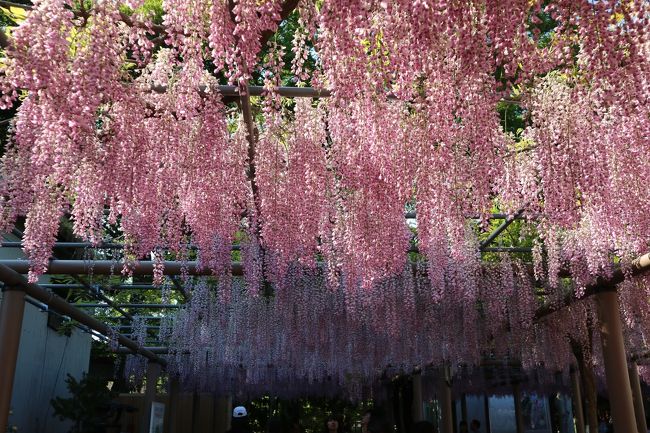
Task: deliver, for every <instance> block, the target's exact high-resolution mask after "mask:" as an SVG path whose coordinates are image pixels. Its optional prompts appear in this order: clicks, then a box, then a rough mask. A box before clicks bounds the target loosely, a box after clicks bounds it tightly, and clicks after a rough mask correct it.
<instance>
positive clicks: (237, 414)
mask: <svg viewBox="0 0 650 433" xmlns="http://www.w3.org/2000/svg"><path fill="white" fill-rule="evenodd" d="M228 433H251V429H250V426H249V424H248V411H246V408H245V407H244V406H237V407H235V408H234V409H233V410H232V421H231V423H230V430H228Z"/></svg>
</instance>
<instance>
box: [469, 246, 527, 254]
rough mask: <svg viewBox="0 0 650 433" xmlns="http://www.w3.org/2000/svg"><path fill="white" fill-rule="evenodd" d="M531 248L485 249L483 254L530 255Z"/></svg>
mask: <svg viewBox="0 0 650 433" xmlns="http://www.w3.org/2000/svg"><path fill="white" fill-rule="evenodd" d="M532 251H533V249H532V248H531V247H485V248H483V249H482V250H481V252H483V253H531V252H532Z"/></svg>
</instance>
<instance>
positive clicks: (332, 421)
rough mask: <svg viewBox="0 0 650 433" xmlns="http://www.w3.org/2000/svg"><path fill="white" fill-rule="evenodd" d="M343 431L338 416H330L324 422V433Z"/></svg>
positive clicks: (341, 422)
mask: <svg viewBox="0 0 650 433" xmlns="http://www.w3.org/2000/svg"><path fill="white" fill-rule="evenodd" d="M341 431H343V421H342V419H341V417H340V416H339V415H336V414H330V415H329V416H328V417H327V419H326V420H325V432H326V433H327V432H330V433H340V432H341Z"/></svg>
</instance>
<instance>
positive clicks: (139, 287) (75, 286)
mask: <svg viewBox="0 0 650 433" xmlns="http://www.w3.org/2000/svg"><path fill="white" fill-rule="evenodd" d="M40 286H41V287H43V288H46V289H71V290H78V289H85V288H86V287H85V286H84V285H83V284H52V283H49V284H40ZM91 286H92V287H93V288H95V287H96V288H99V289H102V290H161V289H162V288H161V287H159V286H154V285H153V284H117V285H107V286H104V285H97V284H91ZM169 287H170V288H171V289H172V290H178V289H177V288H176V287H175V286H173V285H172V286H169Z"/></svg>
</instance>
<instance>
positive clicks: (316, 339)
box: [125, 260, 650, 398]
mask: <svg viewBox="0 0 650 433" xmlns="http://www.w3.org/2000/svg"><path fill="white" fill-rule="evenodd" d="M481 274H482V275H481V278H480V279H479V280H478V283H477V297H476V298H475V299H473V300H472V301H468V302H457V300H453V299H450V298H443V299H441V300H435V299H433V298H434V297H435V294H434V293H433V292H432V290H431V283H430V282H429V280H428V278H427V276H426V268H425V267H423V268H420V269H418V270H416V271H415V272H412V271H411V270H408V271H405V272H403V273H402V274H400V275H399V276H396V277H393V278H391V279H389V280H385V281H383V282H382V283H381V284H377V285H375V286H373V287H372V288H370V289H369V291H368V293H367V297H366V298H360V299H357V301H358V302H359V303H358V304H357V305H355V306H354V308H352V309H351V308H349V307H348V308H346V304H349V299H347V298H348V294H347V293H346V292H345V290H344V289H343V287H340V288H339V290H336V291H333V290H331V289H330V288H329V286H328V282H327V276H326V275H324V274H323V273H322V272H317V271H305V270H304V268H300V267H291V268H290V269H288V271H287V273H286V274H285V278H284V279H283V281H282V282H281V287H282V290H281V291H278V294H277V296H274V297H270V298H268V297H262V296H258V297H253V296H250V295H249V293H248V290H247V288H246V283H245V281H244V280H243V279H242V278H235V279H233V284H232V285H231V291H230V293H229V294H228V295H226V294H224V293H223V291H219V290H215V285H214V283H210V282H209V281H207V280H206V279H198V280H195V281H188V285H187V287H188V288H189V289H191V293H190V294H191V298H190V300H189V301H188V303H187V305H185V306H184V307H183V308H182V309H181V310H180V311H179V312H178V314H176V315H175V316H174V317H173V318H172V319H171V321H170V320H169V319H166V320H165V323H164V324H163V326H162V330H161V331H160V333H159V334H158V335H157V339H159V340H162V341H164V342H165V344H166V345H167V346H168V347H169V355H167V356H166V360H167V362H168V367H167V369H168V371H169V372H170V373H171V374H172V375H176V376H178V377H179V378H180V380H181V384H182V385H183V386H184V387H187V388H189V389H194V390H202V391H209V392H216V393H218V394H223V395H238V396H240V397H243V396H247V397H254V396H260V395H263V394H264V393H268V392H270V393H272V394H273V395H278V396H283V397H288V398H289V397H296V396H301V395H302V396H304V395H324V394H325V395H327V394H336V395H340V393H341V390H346V392H347V393H348V396H349V397H352V398H362V397H368V396H369V395H370V394H369V393H371V392H377V390H376V387H377V385H378V384H380V383H381V381H382V380H387V379H390V377H392V376H393V375H395V374H400V373H410V372H412V371H413V370H414V369H416V368H423V369H425V370H426V369H429V368H440V367H443V366H448V367H451V369H452V370H451V372H452V375H457V376H459V377H467V378H469V379H470V380H469V382H467V383H465V382H463V384H462V385H460V382H459V385H458V386H460V387H461V388H462V387H464V388H463V389H465V390H472V389H478V388H477V387H478V386H483V385H485V383H486V382H485V381H486V380H487V379H486V378H484V377H481V370H476V367H478V366H485V365H494V366H497V367H498V366H499V365H502V368H504V369H506V368H508V366H512V365H518V366H519V368H520V373H519V374H524V375H531V376H535V377H537V382H535V383H538V384H539V383H544V382H548V384H549V385H550V384H552V383H553V382H554V381H555V375H554V372H556V371H565V372H567V371H568V370H567V369H566V368H567V366H568V365H571V364H575V362H576V361H575V359H576V350H578V351H579V352H580V357H582V358H584V359H585V360H586V362H587V363H588V365H590V368H592V369H593V370H594V371H595V372H596V373H597V374H599V375H600V376H601V377H602V376H603V375H604V370H603V361H602V358H601V355H600V354H601V350H600V337H599V335H600V334H599V329H598V318H597V309H596V305H595V303H594V302H592V301H584V302H580V303H573V304H571V305H569V306H566V307H564V308H562V309H559V310H558V311H557V312H555V313H552V314H549V315H540V311H541V310H540V308H539V307H540V302H539V299H538V298H539V296H540V295H539V294H536V293H535V291H534V290H533V288H532V280H531V278H530V275H529V273H528V271H527V270H526V268H525V266H522V264H521V263H512V262H510V261H509V260H505V261H503V262H502V263H498V264H492V265H489V266H486V267H485V268H484V269H483V271H482V273H481ZM627 284H628V286H634V287H626V288H625V289H624V290H623V291H622V293H621V296H620V299H621V303H622V305H624V306H625V310H626V311H628V312H630V313H631V316H629V317H625V324H626V327H625V329H626V337H627V338H626V339H627V344H628V347H633V348H636V349H637V350H648V343H647V340H646V339H647V338H648V337H649V336H650V335H649V334H648V332H650V326H648V325H650V323H648V320H647V318H648V314H647V310H648V309H647V303H648V301H647V300H648V299H650V291H649V290H648V289H647V287H650V286H649V285H647V282H644V281H641V280H639V281H635V282H630V283H627ZM571 289H572V288H571V287H565V288H564V289H563V290H559V289H558V290H553V289H551V290H553V291H552V293H548V294H546V295H547V296H548V298H550V299H551V304H553V303H555V304H556V305H557V304H558V303H561V302H564V300H565V298H566V295H567V293H570V290H571ZM630 297H638V298H643V299H644V300H643V301H639V302H635V301H633V300H631V299H630ZM644 306H645V308H644ZM142 326H143V323H142V321H140V320H137V321H136V322H135V323H134V325H133V333H132V334H131V336H132V338H134V339H135V340H136V341H138V342H140V343H141V344H142V345H143V346H144V345H146V343H147V341H151V340H149V339H147V338H146V333H143V332H142V329H143V328H142ZM551 348H552V349H551ZM143 361H144V360H143V359H142V358H139V357H135V356H134V357H132V359H131V360H130V362H129V363H128V364H127V369H125V373H126V374H127V376H129V377H131V378H132V379H135V380H137V379H138V378H141V377H142V376H143V374H144V371H145V368H146V363H145V362H143ZM513 363H514V364H513ZM544 371H546V372H548V373H546V376H544V377H540V375H542V376H543V375H544ZM540 380H541V382H540ZM477 381H478V382H477ZM506 383H509V381H508V382H506ZM380 388H381V387H380Z"/></svg>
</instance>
